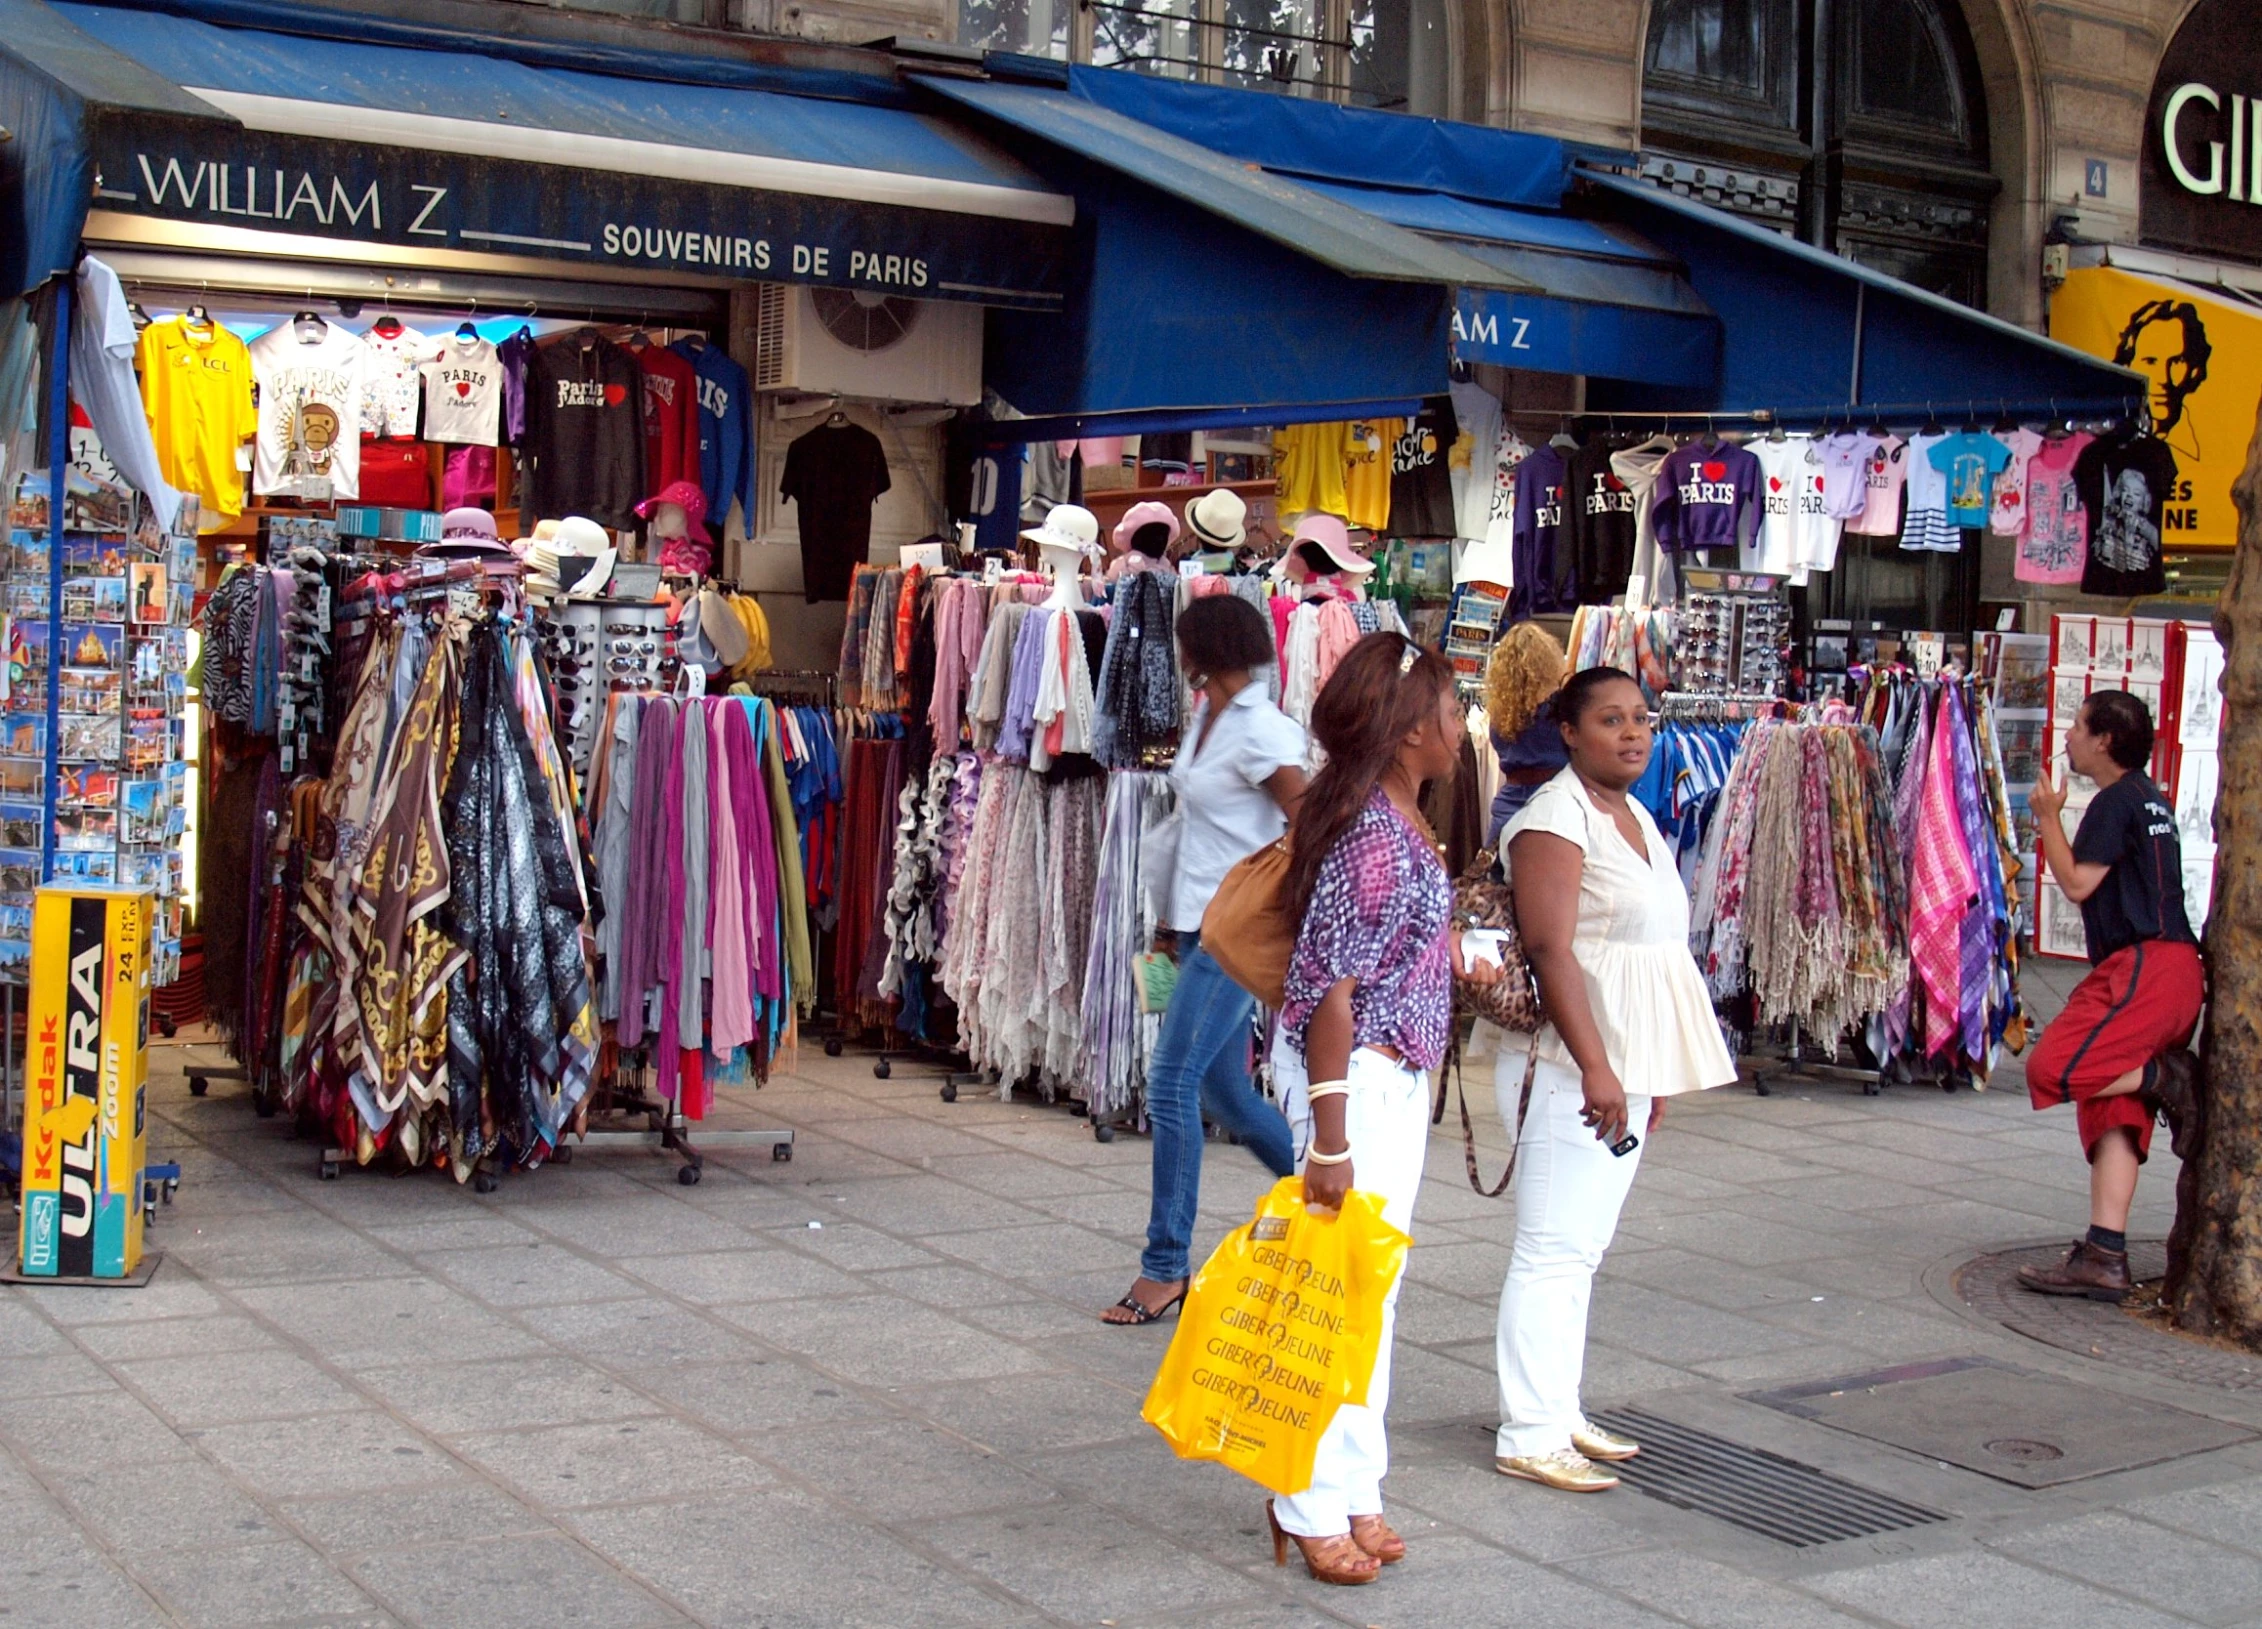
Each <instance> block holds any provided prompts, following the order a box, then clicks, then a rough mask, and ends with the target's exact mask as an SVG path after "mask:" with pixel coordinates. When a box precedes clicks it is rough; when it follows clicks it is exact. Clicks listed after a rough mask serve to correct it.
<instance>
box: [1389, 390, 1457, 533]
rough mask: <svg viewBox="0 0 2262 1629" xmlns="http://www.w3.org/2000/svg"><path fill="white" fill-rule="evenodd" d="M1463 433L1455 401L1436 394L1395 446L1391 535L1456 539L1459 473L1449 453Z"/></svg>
mask: <svg viewBox="0 0 2262 1629" xmlns="http://www.w3.org/2000/svg"><path fill="white" fill-rule="evenodd" d="M1460 434H1461V425H1460V421H1459V420H1458V419H1456V418H1455V417H1454V416H1453V398H1452V397H1450V396H1432V397H1430V398H1429V400H1427V401H1425V402H1423V403H1422V410H1421V411H1420V412H1419V413H1417V414H1415V415H1414V420H1413V422H1412V423H1411V424H1409V425H1407V426H1406V432H1405V434H1403V435H1401V436H1400V437H1399V438H1398V439H1397V440H1396V441H1394V442H1392V443H1391V445H1390V535H1391V536H1393V537H1451V536H1452V535H1453V532H1454V525H1453V521H1454V514H1453V471H1452V469H1451V467H1450V462H1451V461H1450V458H1449V455H1450V454H1451V453H1452V451H1453V443H1454V441H1455V440H1457V439H1458V438H1459V436H1460Z"/></svg>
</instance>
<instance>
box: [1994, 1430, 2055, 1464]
mask: <svg viewBox="0 0 2262 1629" xmlns="http://www.w3.org/2000/svg"><path fill="white" fill-rule="evenodd" d="M1987 1451H1988V1452H1989V1453H1991V1454H1993V1455H1994V1456H1995V1457H1996V1458H1998V1459H2015V1460H2018V1461H2020V1462H2021V1463H2024V1464H2028V1465H2038V1464H2041V1463H2042V1462H2043V1461H2045V1460H2051V1459H2063V1458H2065V1457H2066V1451H2065V1450H2064V1449H2063V1448H2061V1447H2059V1446H2058V1445H2057V1444H2056V1443H2054V1442H2036V1441H2034V1440H2033V1439H2032V1438H2031V1437H1997V1438H1996V1439H1995V1440H1994V1441H1993V1442H1991V1443H1989V1444H1988V1445H1987Z"/></svg>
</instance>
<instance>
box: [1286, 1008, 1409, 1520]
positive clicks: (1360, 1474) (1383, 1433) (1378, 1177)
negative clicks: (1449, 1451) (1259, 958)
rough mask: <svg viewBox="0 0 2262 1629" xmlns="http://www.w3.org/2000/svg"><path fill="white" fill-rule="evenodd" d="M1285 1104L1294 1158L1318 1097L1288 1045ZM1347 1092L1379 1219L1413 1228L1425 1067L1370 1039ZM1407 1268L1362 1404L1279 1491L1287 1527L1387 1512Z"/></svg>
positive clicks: (1392, 1298) (1339, 1420)
mask: <svg viewBox="0 0 2262 1629" xmlns="http://www.w3.org/2000/svg"><path fill="white" fill-rule="evenodd" d="M1273 1067H1274V1079H1275V1081H1276V1082H1277V1083H1278V1085H1279V1087H1280V1092H1281V1108H1282V1109H1283V1110H1284V1111H1285V1112H1286V1114H1287V1116H1288V1129H1289V1132H1290V1134H1291V1135H1293V1136H1294V1138H1295V1140H1296V1164H1297V1167H1298V1168H1299V1169H1301V1168H1302V1166H1303V1163H1304V1150H1305V1149H1306V1148H1308V1147H1310V1146H1311V1141H1312V1105H1311V1102H1310V1100H1309V1099H1308V1098H1306V1097H1305V1096H1304V1087H1305V1085H1306V1084H1307V1083H1308V1080H1309V1077H1308V1076H1307V1075H1306V1074H1305V1073H1304V1067H1303V1061H1302V1060H1301V1059H1299V1058H1297V1057H1295V1056H1294V1054H1293V1053H1291V1052H1289V1050H1288V1048H1287V1047H1286V1046H1285V1044H1284V1045H1282V1046H1279V1047H1277V1048H1275V1050H1274V1053H1273ZM1349 1079H1350V1082H1351V1094H1350V1096H1348V1097H1347V1098H1345V1099H1344V1100H1343V1129H1344V1131H1345V1132H1346V1133H1347V1134H1348V1136H1349V1139H1350V1147H1351V1181H1352V1183H1353V1185H1354V1186H1355V1187H1359V1188H1364V1189H1365V1190H1366V1191H1367V1192H1369V1193H1372V1194H1379V1195H1380V1196H1381V1197H1382V1215H1383V1219H1384V1220H1385V1221H1387V1222H1389V1223H1390V1225H1391V1226H1392V1227H1395V1228H1397V1229H1398V1230H1399V1231H1400V1232H1402V1233H1407V1234H1411V1233H1412V1232H1413V1230H1414V1196H1415V1194H1416V1193H1417V1192H1418V1191H1419V1190H1420V1188H1421V1185H1422V1160H1423V1157H1424V1156H1425V1155H1427V1154H1428V1152H1429V1075H1428V1073H1427V1072H1426V1071H1424V1070H1420V1069H1416V1068H1413V1067H1412V1066H1410V1065H1408V1064H1403V1063H1400V1062H1399V1061H1398V1060H1397V1059H1395V1058H1388V1057H1385V1056H1383V1054H1381V1053H1380V1052H1372V1051H1369V1050H1367V1049H1366V1048H1364V1047H1361V1048H1359V1049H1358V1050H1357V1051H1355V1052H1353V1053H1352V1054H1351V1073H1350V1076H1349ZM1405 1281H1406V1275H1405V1274H1404V1273H1403V1272H1401V1273H1399V1275H1398V1278H1397V1281H1396V1282H1395V1283H1393V1284H1392V1285H1391V1286H1390V1294H1389V1295H1388V1296H1387V1297H1386V1298H1385V1299H1384V1301H1383V1304H1382V1343H1381V1345H1380V1346H1379V1347H1378V1348H1377V1349H1376V1352H1375V1360H1374V1375H1373V1378H1371V1379H1370V1380H1369V1381H1368V1382H1367V1400H1366V1403H1365V1404H1364V1406H1354V1405H1352V1404H1349V1403H1346V1404H1344V1405H1343V1406H1342V1407H1341V1408H1339V1409H1337V1410H1336V1411H1335V1418H1334V1419H1333V1420H1332V1421H1330V1422H1329V1424H1328V1428H1327V1430H1326V1432H1325V1433H1323V1434H1322V1435H1321V1437H1320V1440H1319V1449H1318V1451H1317V1452H1316V1453H1315V1454H1314V1455H1313V1458H1312V1485H1311V1486H1310V1487H1308V1488H1306V1489H1305V1490H1304V1491H1303V1492H1302V1493H1297V1494H1291V1495H1289V1496H1288V1497H1286V1498H1283V1499H1276V1500H1274V1501H1273V1514H1274V1515H1276V1516H1278V1517H1279V1518H1280V1525H1281V1527H1282V1528H1283V1529H1284V1530H1285V1531H1287V1532H1290V1533H1298V1534H1301V1535H1302V1536H1303V1537H1305V1538H1326V1537H1329V1536H1330V1535H1332V1534H1336V1533H1348V1532H1349V1531H1350V1530H1351V1518H1352V1517H1353V1516H1379V1515H1381V1514H1382V1479H1383V1476H1384V1475H1385V1473H1387V1472H1388V1471H1389V1469H1390V1437H1389V1433H1388V1431H1387V1430H1386V1429H1385V1427H1384V1424H1383V1416H1384V1413H1385V1411H1386V1410H1388V1408H1389V1407H1390V1343H1391V1341H1392V1339H1393V1338H1394V1337H1395V1336H1396V1334H1397V1331H1398V1286H1399V1285H1400V1284H1403V1283H1404V1282H1405Z"/></svg>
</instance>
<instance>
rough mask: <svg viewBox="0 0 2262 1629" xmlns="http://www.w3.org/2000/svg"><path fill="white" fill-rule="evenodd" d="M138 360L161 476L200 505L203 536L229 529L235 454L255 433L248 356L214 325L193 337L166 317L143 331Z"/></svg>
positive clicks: (239, 490)
mask: <svg viewBox="0 0 2262 1629" xmlns="http://www.w3.org/2000/svg"><path fill="white" fill-rule="evenodd" d="M135 360H136V362H137V363H138V365H139V366H140V368H141V404H142V407H143V408H144V409H145V410H146V411H147V412H148V414H149V428H150V432H151V434H152V435H153V436H154V437H155V438H156V442H157V467H158V469H159V470H160V471H161V472H162V473H163V474H164V477H165V479H166V480H168V481H170V482H172V484H173V485H174V486H177V487H179V488H180V489H181V490H182V491H183V492H193V493H195V494H196V495H197V497H198V498H200V499H202V500H203V504H204V510H203V520H202V522H201V525H202V529H203V530H205V531H207V532H209V531H214V530H217V529H218V528H220V527H222V526H225V525H227V524H228V523H229V522H230V521H232V520H234V519H235V518H236V517H237V516H238V515H240V514H242V513H243V471H242V470H240V469H238V468H237V467H236V449H237V448H238V447H241V446H242V445H243V444H244V442H245V441H247V440H248V439H250V438H251V437H252V436H255V435H257V434H258V433H259V414H258V411H257V410H256V409H255V408H254V407H253V406H252V399H251V352H250V351H249V350H248V349H246V348H245V346H244V342H243V341H242V340H240V339H238V338H237V337H236V336H235V335H234V334H233V333H231V332H229V331H228V330H227V329H225V328H223V327H221V326H220V325H219V324H218V323H214V324H212V325H211V327H209V328H206V329H191V328H190V327H189V326H188V325H187V324H186V323H185V322H184V321H182V319H180V318H179V317H168V318H166V319H165V320H164V321H163V322H153V323H151V324H150V325H149V326H148V327H147V328H144V329H143V330H142V331H141V343H140V345H139V347H138V349H137V355H136V358H135Z"/></svg>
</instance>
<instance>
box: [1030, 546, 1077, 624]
mask: <svg viewBox="0 0 2262 1629" xmlns="http://www.w3.org/2000/svg"><path fill="white" fill-rule="evenodd" d="M1037 558H1038V559H1039V560H1040V561H1041V562H1042V563H1043V565H1044V571H1045V575H1046V576H1048V577H1050V578H1051V579H1052V592H1051V593H1050V594H1048V595H1046V596H1045V604H1046V605H1048V606H1050V607H1051V608H1052V609H1054V610H1056V611H1074V610H1078V609H1080V608H1081V607H1082V606H1083V604H1084V584H1083V573H1084V551H1083V550H1082V549H1066V548H1061V547H1060V546H1059V545H1057V544H1052V543H1047V544H1045V545H1043V546H1042V547H1041V548H1039V549H1038V550H1037Z"/></svg>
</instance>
